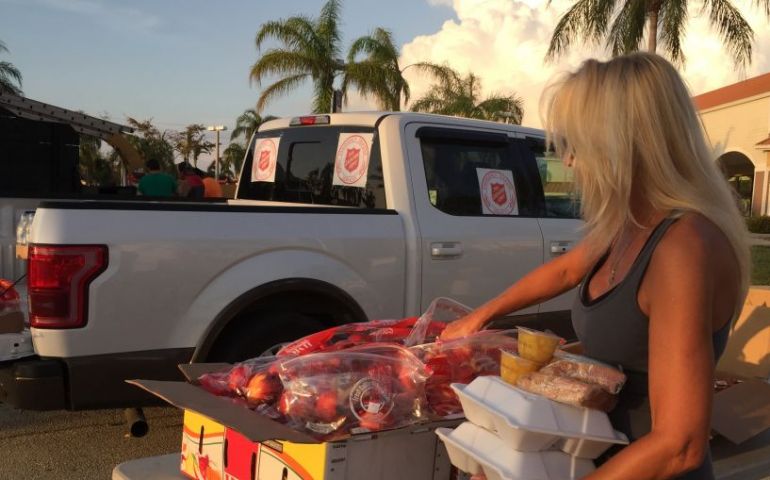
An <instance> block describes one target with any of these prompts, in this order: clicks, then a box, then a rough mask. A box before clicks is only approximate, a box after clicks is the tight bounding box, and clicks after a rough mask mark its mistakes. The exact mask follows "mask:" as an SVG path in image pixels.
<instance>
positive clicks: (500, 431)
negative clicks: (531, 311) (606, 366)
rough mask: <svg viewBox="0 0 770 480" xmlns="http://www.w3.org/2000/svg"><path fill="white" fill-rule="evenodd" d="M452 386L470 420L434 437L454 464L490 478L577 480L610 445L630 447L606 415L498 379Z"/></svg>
mask: <svg viewBox="0 0 770 480" xmlns="http://www.w3.org/2000/svg"><path fill="white" fill-rule="evenodd" d="M452 388H453V389H454V391H455V392H456V393H457V395H458V396H459V397H460V402H461V403H462V406H463V411H464V412H465V418H466V419H467V420H468V421H467V422H465V423H463V424H462V425H460V426H459V427H457V428H456V429H454V430H452V429H448V428H440V429H438V430H437V431H436V433H437V434H438V436H439V437H440V438H441V440H442V441H443V442H444V444H445V445H446V448H447V452H448V453H449V458H450V460H451V461H452V464H453V465H454V466H456V467H457V468H459V469H460V470H462V471H464V472H468V473H470V474H473V475H478V474H481V473H483V474H484V475H485V476H486V477H487V479H488V480H524V479H526V480H571V479H579V478H582V477H584V476H585V475H588V474H589V473H591V472H592V471H593V470H594V464H593V462H592V460H593V459H595V458H597V457H598V456H600V455H601V454H602V453H604V452H605V451H606V450H607V449H608V448H610V447H611V446H612V445H615V444H621V445H625V444H628V439H627V438H626V436H625V435H623V434H622V433H620V432H617V431H615V430H614V429H613V428H612V425H611V424H610V421H609V418H608V417H607V414H606V413H604V412H600V411H598V410H590V409H587V408H578V407H573V406H571V405H564V404H561V403H557V402H554V401H552V400H550V399H547V398H545V397H541V396H539V395H534V394H531V393H528V392H525V391H523V390H521V389H519V388H516V387H514V386H511V385H509V384H507V383H505V382H504V381H503V380H502V379H501V378H500V377H491V376H489V377H479V378H477V379H475V380H474V381H473V382H471V383H470V384H468V385H462V384H453V385H452Z"/></svg>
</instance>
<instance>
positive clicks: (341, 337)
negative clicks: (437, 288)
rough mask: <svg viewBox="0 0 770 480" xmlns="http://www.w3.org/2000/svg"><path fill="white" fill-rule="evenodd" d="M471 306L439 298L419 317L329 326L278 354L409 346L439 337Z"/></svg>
mask: <svg viewBox="0 0 770 480" xmlns="http://www.w3.org/2000/svg"><path fill="white" fill-rule="evenodd" d="M470 311H471V309H470V308H468V307H466V306H465V305H462V304H460V303H458V302H455V301H454V300H451V299H449V298H443V297H440V298H437V299H435V300H433V302H431V304H430V306H429V307H428V309H427V310H426V311H425V313H423V314H422V315H421V316H419V317H407V318H403V319H400V320H372V321H370V322H359V323H348V324H345V325H340V326H338V327H332V328H328V329H326V330H322V331H320V332H317V333H314V334H311V335H308V336H306V337H303V338H300V339H298V340H295V341H294V342H291V343H290V344H288V345H285V346H284V347H283V348H281V350H280V351H279V352H278V356H279V357H280V356H286V355H306V354H308V353H319V352H336V351H340V350H345V349H348V348H351V347H356V346H359V345H367V344H371V343H396V344H399V345H403V346H406V347H411V346H413V345H418V344H421V343H426V342H433V341H435V340H436V339H437V338H438V336H439V335H440V334H441V332H442V331H444V328H445V327H446V325H447V323H449V322H451V321H453V320H456V319H458V318H460V317H462V316H463V315H466V314H468V313H469V312H470Z"/></svg>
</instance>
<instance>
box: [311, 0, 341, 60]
mask: <svg viewBox="0 0 770 480" xmlns="http://www.w3.org/2000/svg"><path fill="white" fill-rule="evenodd" d="M341 5H342V2H341V1H340V0H327V2H326V3H325V4H324V6H323V7H321V14H320V15H319V16H318V20H316V28H315V31H316V32H317V34H318V37H319V38H320V40H321V43H322V44H323V45H324V48H325V50H326V53H327V57H328V58H329V59H331V60H336V59H337V58H339V56H340V46H339V44H340V40H341V38H342V37H341V35H340V30H339V24H340V9H341Z"/></svg>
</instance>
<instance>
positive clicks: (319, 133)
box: [238, 127, 387, 209]
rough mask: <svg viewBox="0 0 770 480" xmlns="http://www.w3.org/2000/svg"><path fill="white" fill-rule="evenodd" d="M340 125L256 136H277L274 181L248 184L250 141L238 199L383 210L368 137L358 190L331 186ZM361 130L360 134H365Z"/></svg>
mask: <svg viewBox="0 0 770 480" xmlns="http://www.w3.org/2000/svg"><path fill="white" fill-rule="evenodd" d="M343 132H361V130H360V129H358V130H356V129H350V128H347V129H345V128H340V127H291V128H288V129H285V130H282V131H270V132H265V133H263V134H260V135H259V137H277V136H280V137H281V140H280V144H279V146H278V161H277V166H276V172H275V182H252V181H251V164H252V161H253V147H254V142H252V145H251V147H250V149H249V153H248V154H247V156H246V162H245V165H244V168H243V174H242V175H243V178H242V179H241V183H240V187H239V190H238V198H244V199H252V200H269V201H277V202H289V203H311V204H317V205H336V206H348V207H361V208H383V209H384V208H387V207H386V205H385V183H384V181H383V176H382V159H381V155H380V147H379V141H378V139H377V135H376V134H375V136H374V141H373V143H372V151H371V154H370V157H369V168H368V170H367V178H366V186H365V187H364V188H359V187H350V186H340V185H333V176H334V159H335V154H336V152H337V145H338V141H339V135H340V133H343ZM371 132H372V130H371V129H369V130H364V131H363V132H362V133H371Z"/></svg>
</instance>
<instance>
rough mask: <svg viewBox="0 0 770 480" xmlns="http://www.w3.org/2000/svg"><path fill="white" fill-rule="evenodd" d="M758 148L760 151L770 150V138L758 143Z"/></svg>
mask: <svg viewBox="0 0 770 480" xmlns="http://www.w3.org/2000/svg"><path fill="white" fill-rule="evenodd" d="M756 147H757V149H759V150H770V136H768V137H767V138H766V139H764V140H762V141H761V142H759V143H757V145H756Z"/></svg>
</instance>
